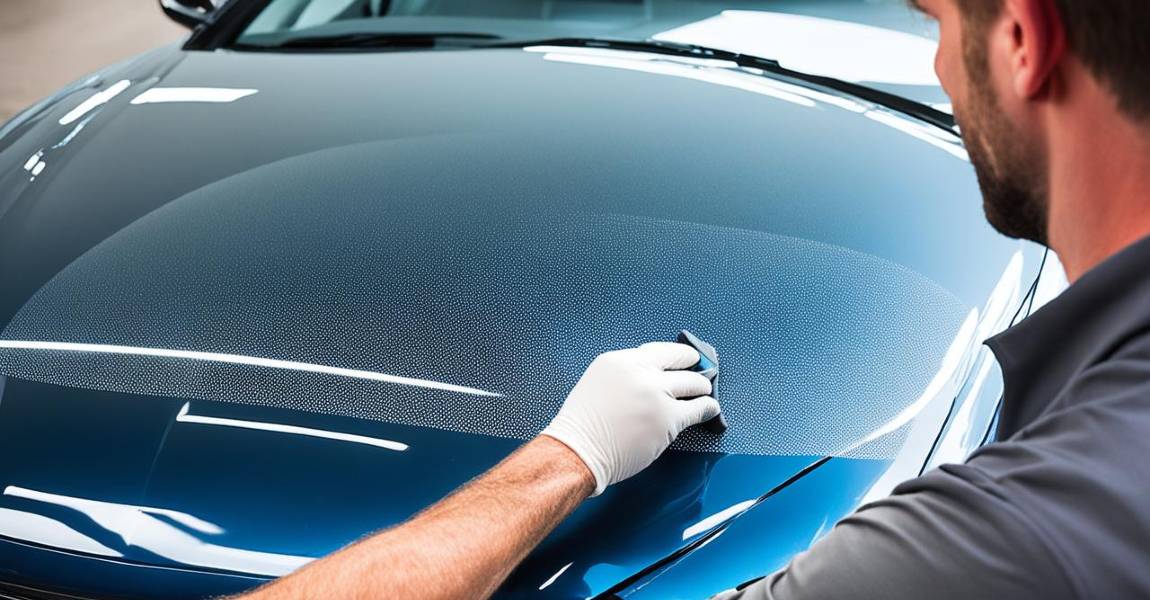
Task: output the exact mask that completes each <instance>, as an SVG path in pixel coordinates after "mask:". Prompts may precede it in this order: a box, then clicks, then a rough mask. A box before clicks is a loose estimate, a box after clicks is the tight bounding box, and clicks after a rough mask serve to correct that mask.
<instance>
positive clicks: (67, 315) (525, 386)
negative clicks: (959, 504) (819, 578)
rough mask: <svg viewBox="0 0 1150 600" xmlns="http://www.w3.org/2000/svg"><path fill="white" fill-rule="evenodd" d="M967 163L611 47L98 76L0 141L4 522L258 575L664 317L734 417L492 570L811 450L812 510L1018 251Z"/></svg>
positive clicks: (486, 441) (751, 82) (584, 564)
mask: <svg viewBox="0 0 1150 600" xmlns="http://www.w3.org/2000/svg"><path fill="white" fill-rule="evenodd" d="M303 82H306V84H304V83H303ZM718 107H721V108H722V110H721V111H719V110H717V108H718ZM963 156H964V153H963V151H962V149H961V146H960V145H959V143H958V140H957V139H955V138H954V137H953V135H952V134H950V133H947V132H945V131H940V130H934V129H933V128H931V127H929V126H926V125H924V124H921V123H918V122H916V121H914V120H912V119H910V118H908V117H905V116H902V115H899V114H898V113H895V112H892V111H889V110H887V109H884V108H882V107H877V106H871V105H865V104H860V103H858V102H855V101H854V100H852V99H850V98H846V97H842V96H836V95H834V94H832V93H831V92H830V91H828V90H820V89H813V88H805V87H801V86H799V85H797V84H796V83H795V82H783V81H775V80H771V79H767V78H765V77H763V76H761V75H759V74H753V73H749V72H743V71H740V70H731V69H727V68H722V69H720V68H718V67H713V66H707V65H700V64H693V63H692V64H683V63H680V62H676V61H670V60H668V59H666V58H665V57H664V58H658V57H654V58H653V57H647V56H645V55H636V54H635V53H614V54H612V53H610V52H606V51H595V52H590V53H588V52H582V51H579V50H575V49H572V50H569V51H568V50H563V49H555V48H550V49H548V48H543V49H539V48H536V49H528V50H526V51H523V50H476V51H460V52H412V53H400V54H349V55H308V54H299V55H290V56H284V55H267V54H242V53H229V52H211V53H205V52H188V53H182V52H179V51H176V50H174V49H167V50H161V51H157V52H155V53H152V54H150V55H147V56H144V57H142V58H140V59H138V60H136V61H134V62H132V63H130V64H127V65H122V66H119V67H116V68H113V69H110V70H108V71H106V72H103V73H101V74H99V75H98V77H97V78H96V79H94V80H92V81H91V82H86V83H83V84H81V85H80V86H78V87H77V88H76V89H75V90H73V91H72V92H71V93H67V94H62V95H61V96H59V97H57V98H54V99H52V100H51V101H49V102H47V103H45V104H44V105H42V106H40V107H37V108H36V109H35V110H33V111H31V112H30V113H28V114H25V115H23V116H21V117H18V119H17V121H14V124H12V125H10V126H9V127H7V128H6V136H5V137H3V138H0V183H2V185H3V188H0V189H3V195H2V196H0V280H2V281H3V282H4V287H3V293H0V330H2V334H0V373H2V374H3V375H5V376H6V381H7V383H6V386H5V389H4V390H3V394H4V395H3V397H2V399H0V428H4V435H3V436H0V439H2V441H0V443H2V444H4V445H5V446H6V447H7V449H8V450H9V451H8V452H5V453H3V456H5V459H4V460H3V461H2V462H0V483H2V484H3V485H4V486H5V488H4V494H3V495H2V496H0V508H2V509H3V510H5V511H16V512H9V513H7V514H8V515H9V516H12V517H15V516H21V518H22V519H23V523H25V525H20V526H9V527H8V528H7V529H6V530H4V531H0V536H3V537H4V538H5V539H8V540H10V541H13V542H19V543H21V544H26V545H27V544H31V545H32V546H35V547H39V548H45V547H46V548H59V549H64V550H68V551H69V552H72V553H77V554H81V555H88V556H95V557H102V558H105V559H108V560H109V561H111V562H115V563H117V564H125V565H138V566H141V565H142V566H148V565H150V566H160V567H165V568H171V567H179V568H182V569H188V570H192V571H197V572H207V573H216V574H218V575H219V576H220V577H231V576H240V578H239V579H234V580H233V579H227V581H228V582H231V583H228V584H223V583H215V584H211V585H216V586H217V587H216V588H211V587H210V586H208V584H204V585H205V586H208V587H201V588H195V589H193V588H190V587H185V588H183V589H182V590H179V589H172V590H168V591H166V592H165V593H168V594H170V596H171V597H195V596H202V595H205V594H208V593H218V592H222V591H227V590H226V589H223V588H226V587H227V586H229V585H231V586H234V587H235V588H236V589H239V588H242V587H245V586H249V585H251V584H252V583H253V582H255V581H258V580H259V578H264V577H271V576H275V575H279V574H282V573H286V572H288V571H290V570H292V569H294V568H296V567H298V566H299V565H300V564H303V563H305V562H306V561H307V560H309V559H311V558H313V557H316V556H320V555H322V554H324V553H327V552H330V551H331V550H334V549H336V548H338V547H340V546H341V545H343V544H346V543H348V542H350V541H352V540H354V539H356V538H357V537H359V536H361V535H363V534H365V533H368V532H370V531H373V530H376V529H379V528H382V527H386V526H388V525H391V524H393V523H396V522H399V521H400V520H402V519H404V518H406V517H407V516H410V515H411V514H413V513H414V512H416V511H418V510H419V509H421V508H422V507H424V506H426V505H428V504H429V503H431V502H432V501H434V500H435V499H436V498H438V497H440V496H442V495H443V494H445V493H447V492H448V491H450V490H451V489H453V488H454V487H455V486H457V485H459V484H461V483H463V482H465V481H466V480H467V479H469V478H470V477H473V476H474V475H476V474H478V473H480V472H482V471H483V470H484V469H485V468H487V467H489V466H491V465H492V464H494V463H495V462H497V461H498V460H499V459H500V458H501V457H503V456H505V455H506V454H507V453H509V452H510V451H511V450H513V449H514V447H515V446H516V445H518V444H519V443H521V442H522V440H524V439H528V438H530V437H531V436H532V435H534V434H535V433H536V432H538V431H539V430H540V429H541V428H542V427H543V426H545V425H546V423H547V421H548V420H549V418H550V416H551V415H552V414H554V412H555V410H556V409H557V407H558V406H559V405H560V403H561V402H562V400H563V397H564V395H565V393H566V390H568V389H569V388H570V386H571V385H573V383H574V382H575V381H576V380H577V378H578V376H579V374H580V373H581V371H582V369H583V368H584V367H585V365H586V364H587V363H589V362H590V360H591V359H592V358H593V357H594V356H595V355H596V354H598V353H599V352H602V351H605V350H609V349H612V348H618V347H622V346H628V345H634V344H638V343H642V342H645V341H650V340H653V339H672V338H673V336H674V334H675V333H676V332H677V331H678V330H679V329H683V328H688V329H691V330H692V331H694V332H696V333H697V334H699V335H701V336H702V337H703V338H705V339H707V340H708V341H709V342H711V343H713V344H714V345H715V346H716V347H717V348H718V349H719V352H720V357H721V360H722V372H721V374H720V379H719V384H718V385H719V392H718V394H719V399H720V401H721V402H722V403H723V406H724V410H725V412H726V414H727V418H728V420H729V421H730V423H731V430H730V431H729V432H728V433H726V434H725V435H723V436H714V435H712V434H709V433H706V432H703V431H694V430H692V431H688V432H686V433H685V434H684V435H683V436H682V437H681V438H680V440H678V441H677V442H676V444H675V446H674V447H673V449H672V451H671V452H670V453H669V454H668V455H667V456H666V457H665V458H664V459H661V460H660V461H659V462H658V463H657V464H656V465H655V466H654V467H653V468H652V469H650V470H649V471H647V472H645V473H644V474H643V475H641V476H639V477H637V478H635V479H634V480H632V481H629V482H627V483H625V484H623V485H620V486H617V487H616V488H614V489H612V490H611V491H610V492H609V493H608V494H605V495H604V496H603V497H601V498H597V499H595V500H593V501H590V502H588V503H587V504H586V505H585V506H584V507H583V508H581V509H580V510H579V512H577V513H576V515H575V516H574V517H573V518H572V519H571V520H569V521H568V522H567V523H565V524H564V525H563V526H562V527H561V528H560V529H559V530H557V531H556V532H555V533H554V534H553V535H552V536H551V537H550V538H548V540H547V541H546V542H545V543H544V545H543V546H542V547H541V548H540V549H539V550H538V551H537V552H536V553H535V554H533V555H532V556H531V557H530V558H529V559H528V562H527V563H526V564H525V565H524V566H523V567H522V568H521V569H520V570H519V571H517V572H516V574H515V575H513V577H512V579H511V580H510V581H509V582H508V584H507V586H506V587H505V588H504V590H503V591H502V592H501V593H503V594H504V595H506V596H515V595H529V594H536V593H545V594H549V595H553V596H556V597H587V596H589V595H593V594H597V593H601V592H604V591H605V590H607V589H610V588H611V586H613V585H614V584H615V583H617V582H619V581H621V580H622V579H624V578H626V577H628V576H630V575H633V574H635V573H638V572H640V571H643V570H644V569H645V568H647V567H649V566H651V565H653V564H656V563H658V562H659V561H660V560H661V559H663V558H665V557H667V556H669V555H670V554H671V553H673V552H675V551H676V550H678V549H680V548H682V547H684V546H685V545H688V544H690V543H691V542H692V541H694V540H697V539H700V537H701V536H705V535H707V534H708V532H711V531H713V530H714V528H715V527H717V526H721V525H722V524H724V523H726V522H728V521H729V520H730V519H731V518H734V517H738V516H740V515H742V514H744V512H745V511H746V510H747V509H750V508H751V507H752V506H757V507H758V508H754V509H753V511H752V512H754V511H760V510H767V509H768V508H769V506H768V504H769V503H766V502H764V503H762V505H761V506H760V505H759V504H756V503H757V502H758V500H759V499H760V498H761V497H762V496H764V495H769V493H770V492H771V491H772V490H773V489H774V488H776V487H777V486H780V485H781V484H783V483H785V482H787V481H788V480H789V478H791V476H792V475H794V474H796V473H798V472H800V470H802V469H803V468H804V467H806V466H808V465H810V464H812V463H813V462H815V461H817V460H818V459H820V458H822V457H826V456H831V457H835V459H834V460H835V461H836V463H835V464H836V465H849V466H850V467H849V468H848V467H845V466H836V467H835V468H836V469H846V471H848V472H849V473H850V475H849V476H843V477H841V478H837V479H836V481H838V482H839V484H838V485H837V486H836V485H829V487H827V488H824V489H823V492H820V493H819V494H812V495H811V496H810V497H809V498H808V499H807V501H806V506H808V508H809V510H810V512H809V515H808V516H810V515H819V518H820V519H823V520H824V521H826V522H830V523H833V522H834V520H837V518H838V517H839V516H841V515H842V514H843V513H844V512H845V511H847V510H849V509H850V508H851V507H853V506H854V504H856V503H857V502H858V501H859V500H860V499H862V498H863V497H864V495H865V494H866V493H867V491H868V490H870V489H871V488H872V487H873V485H874V484H875V482H876V481H879V480H880V479H881V478H882V477H883V473H884V472H886V470H887V468H888V467H890V466H892V465H895V464H898V463H899V461H898V457H899V456H900V455H901V454H900V453H902V452H903V451H904V449H906V448H907V447H908V444H910V443H911V442H910V441H911V440H916V439H919V437H921V436H922V435H923V433H922V432H921V431H918V432H917V433H916V423H919V422H921V421H920V416H921V415H923V414H926V413H930V414H934V415H936V418H935V420H934V421H931V422H930V423H931V424H930V426H929V427H927V429H930V428H933V432H928V433H930V434H932V435H937V433H938V430H939V428H940V427H941V425H942V422H943V420H944V419H945V416H946V412H947V410H946V409H947V408H948V407H949V403H950V401H951V399H953V398H954V397H955V396H956V395H957V394H958V393H959V392H960V391H961V390H962V389H963V386H964V381H965V379H966V375H967V374H968V373H969V372H970V371H971V369H972V365H974V364H975V359H974V358H972V357H973V356H975V355H976V354H977V348H978V340H979V339H980V337H979V336H980V335H982V334H986V333H988V332H990V331H991V330H992V329H994V328H995V327H998V326H1000V325H1001V324H1002V317H1001V314H1002V313H1003V312H1004V311H1005V309H1006V308H1007V307H1009V308H1010V309H1011V310H1010V311H1008V312H1013V310H1012V309H1013V308H1015V307H1016V306H1017V304H1018V300H1019V297H1020V290H1022V288H1023V286H1022V282H1023V281H1029V280H1030V279H1031V278H1033V275H1034V271H1035V270H1036V268H1037V264H1036V262H1037V261H1036V260H1035V258H1036V251H1035V250H1034V249H1033V248H1030V247H1026V246H1022V245H1020V244H1019V243H1017V242H1013V241H1009V240H1006V239H1004V238H1001V237H1000V236H998V235H996V234H995V233H993V232H992V231H991V230H990V229H989V228H988V226H987V225H986V224H985V223H984V221H983V217H982V214H981V210H980V208H979V204H978V202H977V200H976V198H977V190H976V186H975V185H974V182H973V177H972V175H971V173H970V168H969V164H968V163H966V162H965V161H964V160H963ZM0 380H2V379H0ZM939 399H941V400H939ZM936 401H937V402H936ZM940 402H941V404H940ZM927 406H932V407H936V408H937V407H938V406H942V407H943V410H941V412H939V411H938V410H933V411H926V407H927ZM924 411H925V412H924ZM938 415H940V416H938ZM916 436H917V437H916ZM916 443H917V442H916ZM920 445H921V444H920ZM29 449H34V451H29ZM919 450H920V454H923V453H925V452H926V450H921V448H920V449H919ZM927 450H929V444H927ZM920 459H921V457H920ZM918 464H919V466H921V464H922V462H921V460H919V463H918ZM906 472H907V473H910V471H906ZM826 489H829V490H831V491H830V492H826ZM28 515H34V516H28ZM812 518H813V517H812ZM9 522H15V521H12V520H10V521H9ZM27 523H36V524H38V525H37V526H30V525H27ZM800 529H801V528H800ZM820 530H821V528H820V527H818V526H817V525H816V526H815V528H814V529H813V530H805V529H802V530H798V529H797V530H796V531H795V532H793V533H792V534H788V535H789V537H787V538H786V540H784V541H782V542H780V546H779V548H780V550H779V551H778V552H777V553H776V554H774V555H772V556H775V558H773V559H770V560H768V561H766V563H764V564H763V565H762V568H763V569H764V570H765V569H769V568H772V565H773V563H771V561H775V562H777V561H778V560H785V558H786V556H787V555H789V553H791V552H793V551H794V550H795V549H799V548H801V547H802V546H803V545H804V544H805V543H808V542H809V540H810V538H811V537H813V536H815V535H817V534H818V533H819V531H820ZM753 533H754V532H752V531H748V533H747V534H746V535H748V536H750V535H752V534H753ZM758 533H760V534H761V533H762V532H761V531H759V532H758ZM735 537H736V536H734V535H733V530H732V533H727V534H726V535H725V538H728V539H733V538H735ZM21 548H24V546H21ZM3 551H4V552H15V550H12V549H10V548H9V549H5V550H3ZM767 563H771V564H767ZM25 564H26V566H25V567H24V570H23V571H20V572H19V573H17V575H19V577H21V578H23V579H22V580H26V581H28V582H30V583H35V582H36V581H37V580H38V579H37V575H36V572H35V569H36V568H43V565H47V564H50V561H49V562H44V563H36V564H32V562H28V561H25ZM36 565H41V566H40V567H37V566H36ZM109 568H110V567H109ZM740 573H742V572H740ZM739 576H741V575H735V574H724V573H721V572H717V573H714V579H713V580H709V581H710V583H708V585H711V586H722V585H727V584H734V583H738V581H729V580H728V578H736V577H739ZM77 577H78V576H77ZM93 579H94V580H98V581H103V582H104V583H93V582H92V581H88V582H80V581H73V582H72V586H73V588H74V589H97V588H98V589H102V590H105V591H106V592H108V593H117V594H123V595H131V594H137V595H139V594H141V592H139V591H138V590H136V591H133V589H132V588H131V587H130V586H131V585H132V584H131V583H130V582H129V583H123V582H120V583H116V582H112V581H111V580H110V579H108V578H93ZM40 580H43V578H42V577H41V578H40ZM220 581H223V580H222V579H221V580H220ZM86 585H87V586H89V587H88V588H85V586H86ZM100 585H103V586H105V587H103V588H100V587H99V586H100ZM90 586H96V588H92V587H90ZM109 586H110V587H109ZM115 586H121V587H115ZM124 586H127V587H124ZM718 589H721V587H720V588H717V589H715V591H718ZM153 593H154V590H153Z"/></svg>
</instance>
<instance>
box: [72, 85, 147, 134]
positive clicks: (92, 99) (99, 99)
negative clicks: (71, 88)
mask: <svg viewBox="0 0 1150 600" xmlns="http://www.w3.org/2000/svg"><path fill="white" fill-rule="evenodd" d="M129 85H132V82H131V81H129V80H127V79H121V80H119V81H117V82H116V83H113V84H112V85H111V86H109V87H108V89H106V90H103V91H100V92H96V93H95V94H92V95H91V96H89V97H88V99H87V100H85V101H83V102H81V103H80V104H79V105H77V106H76V108H73V109H72V110H70V111H68V114H66V115H64V116H63V117H60V121H59V123H60V124H61V125H69V124H71V123H72V122H73V121H75V120H76V119H79V118H80V117H82V116H84V115H86V114H88V113H89V112H90V111H92V110H93V109H95V108H96V107H98V106H103V105H104V104H107V103H108V102H109V101H110V100H111V99H112V98H115V97H116V96H119V95H120V93H121V92H123V91H124V90H126V89H128V86H129Z"/></svg>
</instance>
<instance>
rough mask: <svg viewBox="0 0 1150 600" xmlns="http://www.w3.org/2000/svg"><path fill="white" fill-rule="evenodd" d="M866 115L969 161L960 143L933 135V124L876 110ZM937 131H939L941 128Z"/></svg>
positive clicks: (934, 129) (968, 156)
mask: <svg viewBox="0 0 1150 600" xmlns="http://www.w3.org/2000/svg"><path fill="white" fill-rule="evenodd" d="M866 117H867V118H868V119H871V120H872V121H875V122H877V123H882V124H883V125H886V126H887V127H890V128H892V129H896V130H898V131H901V132H903V133H905V134H907V135H909V136H911V137H914V138H917V139H920V140H922V141H924V142H926V143H928V144H930V145H931V146H934V147H935V148H938V149H940V150H945V151H946V152H947V153H949V154H951V155H952V156H954V157H955V158H958V159H961V160H965V161H967V162H970V155H969V154H967V152H966V148H963V147H962V146H961V145H959V144H956V143H954V142H952V141H949V140H947V139H945V138H943V137H941V136H940V135H935V131H936V128H935V127H933V126H929V125H923V124H920V123H916V122H913V121H910V120H908V119H905V118H903V117H899V116H896V115H893V114H891V113H888V112H883V111H878V110H870V111H867V113H866ZM938 131H939V132H940V133H941V130H938Z"/></svg>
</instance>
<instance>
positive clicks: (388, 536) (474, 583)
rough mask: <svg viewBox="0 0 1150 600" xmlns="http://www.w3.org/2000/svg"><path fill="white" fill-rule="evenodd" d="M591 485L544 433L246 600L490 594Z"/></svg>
mask: <svg viewBox="0 0 1150 600" xmlns="http://www.w3.org/2000/svg"><path fill="white" fill-rule="evenodd" d="M594 487H595V481H594V478H593V476H592V475H591V473H590V471H588V470H587V467H586V465H584V464H583V462H582V461H581V460H580V459H579V457H578V456H577V455H575V454H574V453H573V452H571V450H570V449H568V448H567V447H566V446H564V445H563V444H562V443H560V442H558V441H555V440H554V439H551V438H549V437H546V436H541V437H539V438H537V439H535V440H533V441H531V442H529V443H527V444H525V445H524V446H523V447H522V448H520V449H519V450H518V451H516V452H515V453H514V454H512V455H511V456H509V457H508V458H507V459H506V460H504V461H503V462H501V463H499V464H498V465H496V466H495V467H494V468H492V469H491V470H490V471H488V472H487V473H485V474H484V475H482V476H481V477H479V478H478V479H476V480H474V481H472V482H471V483H470V484H468V485H467V486H465V487H463V488H462V489H460V490H459V491H457V492H456V493H454V494H452V495H451V496H448V497H447V498H446V499H444V500H442V501H441V502H439V503H437V504H435V505H433V506H432V507H430V508H428V509H427V510H426V511H424V512H422V513H420V514H419V515H417V516H415V517H414V518H412V519H411V520H410V521H408V522H407V523H405V524H403V525H400V526H398V527H395V528H392V529H389V530H387V531H384V532H382V533H379V534H377V535H375V536H372V537H370V538H368V539H366V540H363V541H361V542H358V543H356V544H354V545H352V546H350V547H348V548H345V549H344V550H342V551H340V552H337V553H336V554H333V555H331V556H329V557H327V558H324V559H322V560H320V561H317V562H315V563H312V564H311V565H309V566H307V567H305V568H304V569H301V570H300V571H298V572H297V573H295V574H293V575H290V576H288V577H286V578H284V579H281V580H280V581H278V582H276V583H273V584H270V585H268V586H265V587H263V588H261V589H259V590H257V591H255V592H253V593H251V594H249V595H247V596H244V598H243V600H287V599H296V598H317V597H330V598H415V599H432V598H486V597H488V596H490V595H491V594H492V593H493V592H494V591H495V589H496V588H498V587H499V584H500V583H502V582H503V580H504V578H506V577H507V575H508V574H509V573H510V572H511V570H512V569H513V568H514V567H515V566H516V565H517V564H518V563H519V562H520V561H521V560H523V558H524V557H525V556H526V555H527V553H528V552H530V551H531V549H532V548H534V547H535V545H536V544H538V543H539V541H540V540H542V539H543V537H544V536H546V535H547V534H548V533H549V532H550V531H551V530H552V529H554V528H555V526H556V525H557V524H558V523H559V522H560V521H562V520H563V519H564V518H565V517H566V516H567V515H569V514H570V513H571V512H572V511H573V510H575V508H576V507H577V506H578V505H579V503H580V502H582V501H583V499H585V498H586V497H587V496H588V495H589V494H590V493H591V492H592V490H593V489H594Z"/></svg>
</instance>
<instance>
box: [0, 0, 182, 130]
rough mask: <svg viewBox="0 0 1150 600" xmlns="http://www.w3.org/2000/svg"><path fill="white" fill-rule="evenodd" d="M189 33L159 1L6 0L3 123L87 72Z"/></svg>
mask: <svg viewBox="0 0 1150 600" xmlns="http://www.w3.org/2000/svg"><path fill="white" fill-rule="evenodd" d="M187 33H188V30H186V29H184V28H182V27H180V26H179V25H176V24H175V23H173V22H172V21H169V20H168V18H167V17H165V16H164V13H163V12H161V11H160V7H159V6H158V4H157V2H156V0H0V122H3V121H4V120H6V119H8V117H11V116H12V115H13V114H15V113H16V112H17V111H19V110H20V109H22V108H24V107H25V106H28V105H29V104H32V103H33V102H35V101H36V100H38V99H40V98H42V97H44V96H47V95H48V94H50V93H52V92H53V91H55V90H56V89H58V88H60V87H62V86H63V85H64V84H66V83H68V82H70V81H72V80H74V79H76V78H78V77H80V76H81V75H84V74H86V73H90V72H92V71H95V70H96V69H98V68H100V67H103V66H105V65H108V64H110V63H113V62H115V61H118V60H120V59H123V58H127V57H129V56H132V55H133V54H136V53H139V52H141V51H144V50H147V49H149V48H154V47H156V46H159V45H161V44H166V43H171V42H175V41H178V40H179V39H181V38H182V37H183V36H184V35H186V34H187Z"/></svg>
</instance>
